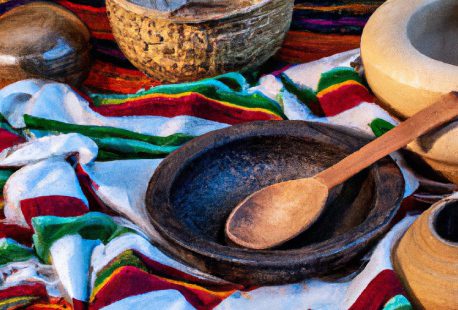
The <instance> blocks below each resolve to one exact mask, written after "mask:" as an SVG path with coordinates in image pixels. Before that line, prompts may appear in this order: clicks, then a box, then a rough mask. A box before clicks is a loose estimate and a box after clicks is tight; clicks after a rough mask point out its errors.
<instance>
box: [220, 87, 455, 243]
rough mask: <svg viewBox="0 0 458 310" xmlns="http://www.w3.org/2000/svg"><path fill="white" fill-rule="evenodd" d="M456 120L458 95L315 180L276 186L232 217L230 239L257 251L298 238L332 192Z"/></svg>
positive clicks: (254, 196) (244, 203)
mask: <svg viewBox="0 0 458 310" xmlns="http://www.w3.org/2000/svg"><path fill="white" fill-rule="evenodd" d="M456 117H458V92H452V93H450V94H447V95H445V96H442V97H441V98H440V99H439V100H438V101H437V102H436V103H434V104H433V105H431V106H429V107H426V108H425V109H423V110H421V111H420V112H418V113H416V114H415V115H414V116H412V117H410V118H408V119H407V120H405V121H404V122H402V123H401V124H399V125H398V126H396V127H395V128H393V129H391V130H390V131H389V132H387V133H385V134H384V135H382V136H381V137H378V138H376V139H374V140H373V141H371V142H370V143H368V144H366V145H365V146H363V147H362V148H361V149H359V150H357V151H356V152H354V153H353V154H350V155H349V156H347V157H345V158H344V159H343V160H341V161H339V162H338V163H336V164H335V165H332V166H331V167H329V168H328V169H326V170H324V171H321V172H320V173H318V174H316V175H314V176H312V177H308V178H301V179H296V180H289V181H286V182H281V183H276V184H273V185H271V186H268V187H265V188H263V189H261V190H259V191H257V192H255V193H253V194H251V195H250V196H248V197H246V198H245V199H244V200H243V201H241V202H240V203H239V204H238V205H237V206H236V207H235V208H234V210H233V211H232V212H231V214H230V215H229V217H228V219H227V222H226V229H225V233H226V236H227V237H228V238H229V239H230V240H231V241H232V242H234V243H235V244H238V245H240V246H243V247H246V248H250V249H258V250H261V249H268V248H271V247H274V246H278V245H280V244H282V243H284V242H286V241H288V240H290V239H292V238H294V237H295V236H297V235H298V234H300V233H302V232H304V231H306V230H307V229H308V228H309V227H310V226H311V225H312V224H313V223H314V222H315V221H316V220H317V219H318V218H319V216H321V214H322V213H323V211H324V210H325V207H326V205H325V204H326V200H327V198H328V195H329V190H331V189H332V188H334V187H335V186H337V185H339V184H341V183H342V182H344V181H346V180H348V179H349V178H351V177H352V176H354V175H355V174H357V173H358V172H360V171H362V170H363V169H365V168H367V167H369V166H370V165H372V164H373V163H375V162H377V160H379V159H381V158H383V157H385V156H387V155H389V154H391V153H392V152H394V151H397V150H399V149H401V148H403V147H405V146H406V145H407V144H408V143H409V142H410V141H412V140H414V139H416V138H418V137H420V136H422V135H424V134H425V133H427V132H429V131H430V130H431V129H434V128H437V127H439V126H441V125H443V124H446V123H448V122H450V121H451V120H453V119H455V118H456ZM266 231H269V234H266Z"/></svg>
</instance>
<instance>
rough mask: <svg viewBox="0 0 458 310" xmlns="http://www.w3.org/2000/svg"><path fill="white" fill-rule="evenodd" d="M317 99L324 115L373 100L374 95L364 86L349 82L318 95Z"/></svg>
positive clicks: (340, 111) (330, 114) (333, 113)
mask: <svg viewBox="0 0 458 310" xmlns="http://www.w3.org/2000/svg"><path fill="white" fill-rule="evenodd" d="M318 100H319V101H320V104H321V108H322V109H323V111H324V113H325V114H326V116H334V115H337V114H339V113H342V112H344V111H346V110H349V109H351V108H353V107H355V106H357V105H359V104H360V103H362V102H374V96H373V95H371V93H370V92H369V91H368V90H367V88H365V87H364V86H362V85H357V84H350V85H343V86H341V87H339V88H338V89H336V90H334V91H331V92H329V93H327V94H324V95H323V96H319V97H318Z"/></svg>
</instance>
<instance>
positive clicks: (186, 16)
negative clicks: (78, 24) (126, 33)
mask: <svg viewBox="0 0 458 310" xmlns="http://www.w3.org/2000/svg"><path fill="white" fill-rule="evenodd" d="M109 1H113V2H116V3H117V4H118V5H120V6H122V7H123V8H124V9H125V10H128V11H131V12H133V13H135V14H138V15H148V16H149V17H153V18H156V19H164V20H167V21H169V22H174V23H177V24H180V23H190V24H199V23H205V22H210V21H222V20H226V19H231V18H237V17H238V16H242V15H246V14H250V13H251V12H253V11H254V10H256V9H258V8H260V7H263V6H265V5H267V4H268V3H270V2H272V1H274V0H246V1H245V2H247V5H243V6H241V7H238V8H236V7H235V6H230V7H229V8H230V9H228V10H217V9H215V10H212V9H209V10H208V12H207V14H204V15H196V14H192V12H194V11H195V12H200V13H201V12H202V8H200V9H199V8H196V9H195V10H193V9H191V10H183V9H179V10H177V11H175V12H167V11H160V10H156V9H154V8H151V7H148V6H146V5H142V4H141V3H140V2H141V0H137V1H133V0H109ZM239 2H241V1H240V0H239ZM186 12H188V13H186ZM204 12H205V11H204Z"/></svg>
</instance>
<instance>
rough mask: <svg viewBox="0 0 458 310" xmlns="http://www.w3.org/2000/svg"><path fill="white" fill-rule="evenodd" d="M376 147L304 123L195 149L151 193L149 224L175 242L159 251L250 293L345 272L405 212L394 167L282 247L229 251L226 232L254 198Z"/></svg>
mask: <svg viewBox="0 0 458 310" xmlns="http://www.w3.org/2000/svg"><path fill="white" fill-rule="evenodd" d="M368 141H369V138H368V137H367V136H365V135H363V134H361V133H359V132H356V131H353V130H349V129H347V128H344V127H339V126H332V125H327V124H319V123H308V122H302V121H280V122H278V121H272V122H254V123H247V124H242V125H237V126H232V127H229V128H225V129H222V130H218V131H214V132H211V133H209V134H206V135H204V136H201V137H199V138H196V139H194V140H192V141H191V142H189V143H188V144H186V145H185V146H183V147H182V148H181V149H179V150H178V151H176V152H174V153H173V154H171V155H170V156H169V157H167V158H166V159H165V160H164V161H163V162H162V163H161V165H160V166H159V167H158V169H157V170H156V172H155V174H154V176H153V177H152V179H151V181H150V184H149V188H148V192H147V195H146V206H147V209H148V213H149V216H150V220H151V222H152V224H153V226H154V227H155V228H156V229H157V231H158V232H159V233H160V234H161V235H162V236H163V237H164V238H165V240H166V241H167V244H166V245H162V246H160V247H161V248H162V250H164V251H165V252H166V253H168V254H169V255H171V256H173V257H175V258H177V259H179V260H181V261H183V262H184V263H187V264H188V265H191V266H193V267H195V268H198V269H200V270H201V271H204V272H207V273H210V274H212V275H215V276H218V277H221V278H223V279H226V280H228V281H231V282H235V283H241V284H245V285H263V284H280V283H290V282H296V281H300V280H302V279H304V278H306V277H310V276H319V275H326V274H330V273H332V272H335V271H338V270H339V269H342V268H344V267H345V266H346V265H347V264H348V263H350V262H351V261H352V260H354V259H355V258H357V257H359V256H361V255H362V254H364V253H365V252H366V251H367V250H368V248H369V247H370V246H371V245H373V243H374V242H375V241H376V240H378V239H379V238H380V237H382V236H383V234H384V233H385V232H386V231H387V230H388V229H389V227H390V222H391V220H392V219H393V217H394V216H395V214H396V212H397V210H398V208H399V202H400V200H401V199H402V196H403V191H404V180H403V178H402V174H401V172H400V170H399V168H398V167H397V165H396V164H395V163H394V161H393V160H392V159H391V158H389V157H386V158H384V159H382V160H380V161H379V162H377V163H376V164H374V165H373V166H371V167H370V168H368V169H366V170H365V171H363V172H361V173H359V174H358V175H356V176H354V177H353V178H351V179H350V180H348V181H347V182H345V183H344V184H342V185H340V186H338V187H336V188H334V189H333V190H332V191H331V193H330V196H329V199H328V201H327V206H326V210H325V212H324V213H323V214H322V216H321V217H320V218H319V220H318V221H317V222H316V223H315V224H314V225H313V226H312V227H311V228H310V229H309V230H307V231H306V232H304V233H303V234H301V235H299V236H298V237H296V238H294V239H293V240H291V241H289V242H288V243H286V244H284V245H282V246H281V247H278V248H276V249H272V250H263V251H256V250H250V249H243V248H239V247H236V246H234V245H229V244H227V243H226V240H225V236H224V226H225V222H226V219H227V217H228V216H229V213H230V212H231V210H232V209H233V208H234V207H235V206H236V205H237V204H238V203H239V202H240V201H241V200H243V199H244V198H245V197H246V196H248V195H250V194H251V193H253V192H255V191H257V190H259V189H261V188H263V187H266V186H268V185H271V184H274V183H277V182H282V181H287V180H292V179H298V178H304V177H310V176H313V175H315V174H316V173H318V172H320V171H321V170H324V169H325V168H327V167H329V166H331V165H333V164H334V163H336V162H337V161H339V160H340V159H342V158H344V157H345V156H347V155H349V154H351V153H352V152H354V151H355V150H357V149H359V148H360V147H361V146H363V145H364V144H366V143H367V142H368ZM304 207H306V206H304ZM266 233H269V232H266Z"/></svg>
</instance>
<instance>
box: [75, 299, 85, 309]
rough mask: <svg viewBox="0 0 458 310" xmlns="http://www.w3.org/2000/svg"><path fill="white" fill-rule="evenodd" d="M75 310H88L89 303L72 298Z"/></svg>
mask: <svg viewBox="0 0 458 310" xmlns="http://www.w3.org/2000/svg"><path fill="white" fill-rule="evenodd" d="M72 303H73V310H86V309H87V308H88V303H87V302H85V301H81V300H78V299H75V298H72Z"/></svg>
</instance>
